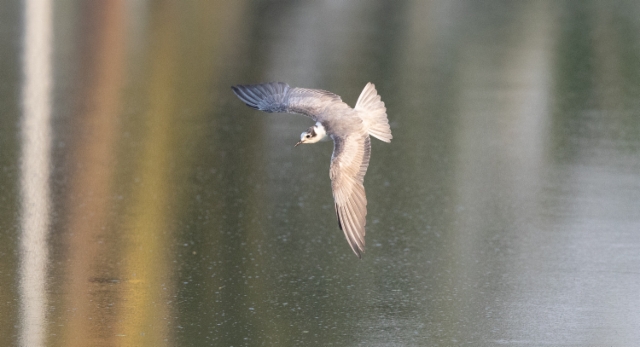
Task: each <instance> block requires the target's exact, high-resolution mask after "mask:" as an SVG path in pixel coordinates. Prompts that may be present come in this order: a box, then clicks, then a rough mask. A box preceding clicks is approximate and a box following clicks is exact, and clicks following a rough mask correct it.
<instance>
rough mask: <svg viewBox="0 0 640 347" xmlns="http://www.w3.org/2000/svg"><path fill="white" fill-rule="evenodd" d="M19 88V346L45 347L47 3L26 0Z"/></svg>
mask: <svg viewBox="0 0 640 347" xmlns="http://www.w3.org/2000/svg"><path fill="white" fill-rule="evenodd" d="M24 13H25V21H24V23H25V35H24V54H23V69H24V70H23V71H24V82H23V90H22V107H23V118H22V139H21V141H22V155H21V173H20V176H21V177H20V179H21V181H20V188H21V216H20V218H21V220H20V224H21V225H20V226H21V233H22V234H21V241H20V259H21V261H20V284H19V286H20V287H19V292H20V312H21V317H20V323H21V327H20V340H19V341H20V345H21V346H24V347H27V346H28V347H38V346H44V345H45V331H46V326H45V325H46V320H45V318H46V317H45V314H46V306H47V304H46V303H47V298H46V291H45V290H46V288H45V278H46V264H47V244H46V239H47V230H48V227H49V205H50V202H49V170H50V169H49V160H50V150H51V134H50V131H51V130H50V121H49V120H50V117H51V104H50V90H51V66H50V56H51V31H52V25H51V3H50V1H49V0H27V1H26V3H25V12H24Z"/></svg>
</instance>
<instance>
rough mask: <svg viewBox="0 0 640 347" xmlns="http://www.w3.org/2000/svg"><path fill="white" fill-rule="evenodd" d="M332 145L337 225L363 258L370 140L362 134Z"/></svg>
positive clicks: (338, 140) (362, 132)
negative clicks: (366, 177) (365, 185)
mask: <svg viewBox="0 0 640 347" xmlns="http://www.w3.org/2000/svg"><path fill="white" fill-rule="evenodd" d="M333 141H334V150H333V155H332V158H331V170H330V176H331V188H332V190H333V198H334V200H335V207H336V215H337V217H338V225H339V226H340V229H342V231H343V232H344V235H345V237H346V238H347V241H348V242H349V246H351V249H352V250H353V252H354V253H355V254H356V255H357V256H358V257H361V256H362V253H363V252H364V246H365V242H364V236H365V225H366V224H367V219H366V217H367V197H366V194H365V191H364V185H363V182H364V175H365V174H366V173H367V167H368V166H369V158H370V156H371V140H370V138H369V135H368V134H366V132H364V130H363V131H361V132H355V133H353V134H351V135H347V136H344V137H334V139H333Z"/></svg>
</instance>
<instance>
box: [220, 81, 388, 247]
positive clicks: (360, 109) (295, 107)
mask: <svg viewBox="0 0 640 347" xmlns="http://www.w3.org/2000/svg"><path fill="white" fill-rule="evenodd" d="M231 89H233V92H234V93H235V94H236V96H238V98H240V100H242V101H243V102H244V103H245V104H246V105H247V106H249V107H252V108H255V109H257V110H260V111H264V112H269V113H272V112H281V113H297V114H301V115H304V116H307V117H309V118H311V119H313V120H314V121H315V122H316V123H315V125H314V126H312V127H310V128H309V129H307V131H305V132H303V133H302V134H301V135H300V142H298V143H297V144H296V145H295V146H298V145H299V144H303V143H316V142H318V141H320V140H325V139H328V138H331V139H332V140H333V154H332V155H331V168H330V170H329V176H330V177H331V189H332V191H333V199H334V201H335V204H334V205H335V210H336V216H337V217H338V226H339V227H340V229H341V230H342V231H343V232H344V235H345V236H346V238H347V241H348V242H349V246H351V249H352V250H353V252H354V253H355V254H356V255H357V256H358V258H361V257H362V253H363V252H364V236H365V225H366V224H367V220H366V216H367V197H366V195H365V192H364V185H363V182H364V175H365V174H366V173H367V167H368V166H369V158H370V156H371V139H370V136H373V137H375V138H377V139H379V140H381V141H384V142H391V138H392V136H391V128H390V127H389V121H388V120H387V109H386V107H385V106H384V102H382V101H381V100H380V96H379V95H378V92H377V91H376V88H375V86H374V85H373V83H367V85H366V86H365V87H364V90H362V93H361V94H360V97H359V98H358V101H357V102H356V106H355V107H354V108H351V107H349V106H348V105H347V104H346V103H344V102H343V101H342V99H341V98H340V96H338V95H336V94H333V93H331V92H328V91H326V90H320V89H305V88H291V87H290V86H289V85H288V84H286V83H283V82H271V83H264V84H253V85H237V86H233V87H231Z"/></svg>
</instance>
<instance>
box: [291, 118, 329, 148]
mask: <svg viewBox="0 0 640 347" xmlns="http://www.w3.org/2000/svg"><path fill="white" fill-rule="evenodd" d="M326 136H327V132H326V131H325V130H324V127H323V126H322V124H320V123H316V125H314V126H312V127H310V128H309V129H307V131H305V132H303V133H302V134H300V141H299V142H298V143H296V145H295V146H293V147H297V146H298V145H299V144H302V143H316V142H318V141H320V140H322V139H324V138H325V137H326Z"/></svg>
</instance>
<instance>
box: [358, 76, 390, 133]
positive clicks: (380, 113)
mask: <svg viewBox="0 0 640 347" xmlns="http://www.w3.org/2000/svg"><path fill="white" fill-rule="evenodd" d="M354 109H355V110H356V111H359V115H360V117H361V118H362V121H363V122H364V125H365V127H366V129H367V131H368V132H369V135H371V136H373V137H375V138H377V139H379V140H381V141H384V142H391V139H392V138H393V136H391V128H390V127H389V120H388V119H387V108H386V107H384V102H382V100H380V95H378V92H377V91H376V87H375V86H374V85H373V83H371V82H369V83H367V85H366V86H365V87H364V89H363V90H362V93H360V97H359V98H358V102H356V107H354Z"/></svg>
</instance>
